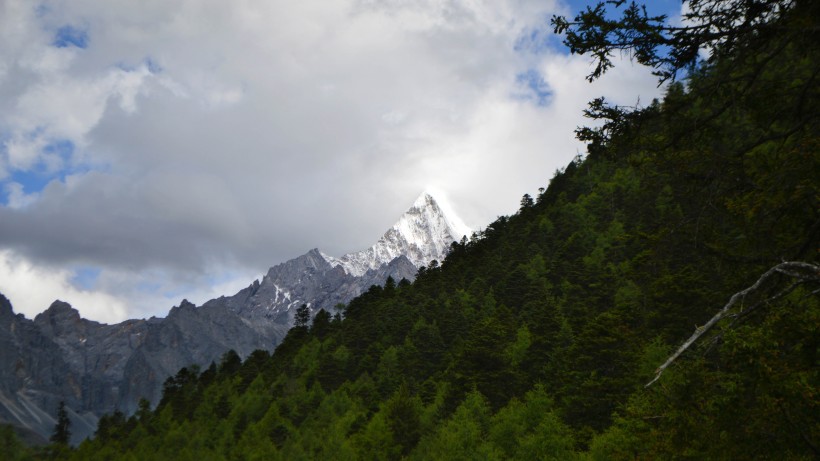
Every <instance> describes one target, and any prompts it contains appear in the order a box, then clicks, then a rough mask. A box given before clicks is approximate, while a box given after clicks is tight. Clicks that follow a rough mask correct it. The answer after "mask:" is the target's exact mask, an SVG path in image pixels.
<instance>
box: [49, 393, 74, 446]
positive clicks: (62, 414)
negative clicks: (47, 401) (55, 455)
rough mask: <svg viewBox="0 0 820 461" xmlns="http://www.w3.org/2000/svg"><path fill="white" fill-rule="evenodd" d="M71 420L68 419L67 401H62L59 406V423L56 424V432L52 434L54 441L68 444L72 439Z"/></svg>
mask: <svg viewBox="0 0 820 461" xmlns="http://www.w3.org/2000/svg"><path fill="white" fill-rule="evenodd" d="M70 426H71V420H69V419H68V412H67V411H66V409H65V402H64V401H62V400H61V401H60V405H59V406H58V407H57V424H55V425H54V433H53V434H52V435H51V439H50V440H51V441H52V442H53V443H57V444H61V445H68V441H69V439H71V429H70Z"/></svg>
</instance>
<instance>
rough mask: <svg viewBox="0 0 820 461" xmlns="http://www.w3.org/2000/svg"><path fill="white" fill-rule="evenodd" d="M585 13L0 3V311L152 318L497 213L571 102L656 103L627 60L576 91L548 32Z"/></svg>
mask: <svg viewBox="0 0 820 461" xmlns="http://www.w3.org/2000/svg"><path fill="white" fill-rule="evenodd" d="M588 3H590V2H583V1H572V2H566V1H560V0H508V1H498V0H300V1H298V2H284V1H253V0H236V1H230V2H225V1H222V0H140V1H136V0H55V1H41V2H37V1H33V0H0V293H3V294H4V295H5V296H7V297H8V298H9V299H10V300H11V302H12V304H13V305H14V309H15V312H18V313H23V314H24V315H26V316H27V317H28V318H32V317H33V316H35V315H36V314H37V313H39V312H42V311H43V310H45V309H46V308H48V306H49V305H50V304H51V303H52V302H53V301H54V300H56V299H60V300H63V301H67V302H69V303H71V304H72V305H73V306H74V307H75V308H77V309H78V310H79V311H80V313H81V314H82V315H83V316H84V317H86V318H90V319H93V320H97V321H101V322H106V323H112V322H118V321H122V320H125V319H127V318H145V317H150V316H158V317H163V316H165V314H166V313H167V312H168V310H169V309H170V307H171V306H173V305H177V304H179V302H180V301H181V300H182V299H183V298H187V299H189V300H190V301H192V302H194V303H196V304H201V303H202V302H204V301H206V300H208V299H211V298H214V297H218V296H220V295H231V294H234V293H235V292H236V291H238V290H239V289H240V288H242V287H245V286H247V285H249V284H250V283H251V282H252V281H253V280H254V279H255V278H259V277H261V275H262V274H264V273H265V272H266V271H267V269H268V268H269V267H270V266H273V265H275V264H278V263H280V262H283V261H286V260H288V259H290V258H293V257H296V256H299V255H301V254H304V253H305V252H307V251H308V250H310V249H312V248H315V247H318V248H320V249H321V250H322V251H323V252H325V253H327V254H330V255H334V256H341V255H343V254H345V253H349V252H353V251H358V250H361V249H364V248H367V247H368V246H370V245H371V244H373V243H375V241H376V240H377V239H378V238H379V237H380V236H381V234H382V233H383V232H384V231H386V230H387V229H388V228H389V227H390V226H391V225H392V224H393V223H394V222H395V221H396V220H397V219H398V217H399V216H400V215H401V214H402V212H404V211H405V210H406V209H407V208H408V207H409V206H410V205H411V204H412V203H413V201H414V200H415V199H416V197H417V196H418V195H419V194H421V193H422V192H423V191H433V192H434V195H435V196H436V198H438V199H439V200H441V201H445V202H447V203H448V204H449V206H450V208H452V209H454V210H455V211H456V212H457V213H458V215H459V216H460V217H461V218H462V220H463V221H464V222H465V223H466V224H467V225H468V226H470V227H471V228H473V229H481V228H482V227H484V226H486V225H487V224H488V223H490V222H492V221H493V220H495V219H496V218H497V217H498V216H501V215H508V214H511V213H514V212H515V211H516V209H517V208H518V204H519V201H520V198H521V196H522V195H523V194H525V193H529V194H531V195H534V194H536V193H537V191H538V188H540V187H546V186H547V185H548V183H549V180H550V178H551V177H552V176H553V174H554V172H555V171H556V170H557V169H559V168H562V167H563V166H565V165H566V164H567V163H568V162H569V161H571V160H572V159H573V158H574V157H575V156H576V155H578V154H583V153H584V152H585V147H584V145H583V144H581V143H579V142H578V141H577V140H575V138H574V134H573V130H574V129H575V128H576V127H577V126H579V125H582V124H585V123H587V122H586V121H585V120H584V119H583V117H582V115H581V111H582V109H583V108H584V107H585V106H586V103H587V102H588V101H589V100H591V99H593V98H595V97H598V96H606V97H607V99H609V100H612V101H614V102H616V103H619V104H629V105H635V104H646V103H648V102H649V101H651V100H652V98H654V97H658V96H659V95H660V94H661V93H662V88H658V87H657V82H656V80H655V78H654V77H653V76H652V75H651V74H650V71H649V70H648V69H646V68H643V67H641V66H639V65H637V64H634V65H633V64H632V63H631V62H630V61H629V59H628V56H619V57H617V58H618V59H616V67H615V68H614V69H613V70H611V71H610V72H609V73H607V74H606V75H605V76H604V78H602V79H600V80H598V81H596V82H594V83H592V84H590V83H588V82H587V81H586V80H585V78H584V77H585V76H586V75H587V74H588V73H589V72H590V71H591V70H592V64H591V61H590V59H589V58H587V57H584V56H572V55H569V54H568V51H567V50H566V49H565V48H564V47H563V45H561V43H560V38H558V37H555V36H554V35H553V34H552V31H551V29H550V27H549V18H550V17H551V16H552V15H553V14H563V15H570V16H572V15H573V14H574V12H576V11H577V10H578V9H579V8H580V7H581V6H582V5H585V4H588ZM651 3H652V7H653V8H655V9H656V10H655V11H658V12H662V13H667V14H669V15H671V16H675V15H677V14H679V12H680V2H679V1H673V0H663V1H655V2H651Z"/></svg>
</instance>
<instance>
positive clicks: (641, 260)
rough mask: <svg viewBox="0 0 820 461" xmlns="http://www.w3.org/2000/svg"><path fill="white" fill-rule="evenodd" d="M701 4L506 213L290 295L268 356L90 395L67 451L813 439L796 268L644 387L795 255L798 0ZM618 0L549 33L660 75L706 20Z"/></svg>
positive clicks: (816, 209)
mask: <svg viewBox="0 0 820 461" xmlns="http://www.w3.org/2000/svg"><path fill="white" fill-rule="evenodd" d="M615 3H618V4H622V3H624V2H615ZM735 4H737V5H735ZM708 5H721V6H724V7H725V6H727V5H729V6H732V5H735V6H737V8H735V10H734V11H728V10H726V9H723V10H721V11H718V12H716V13H715V14H716V16H714V17H710V18H708V20H709V21H711V22H709V24H711V25H710V26H709V27H713V26H714V27H718V26H717V25H719V24H724V21H725V20H726V18H730V19H731V18H734V19H732V21H730V22H732V23H733V24H734V23H735V22H737V23H738V24H740V25H741V26H740V27H739V29H738V30H737V31H731V30H729V29H727V31H728V33H727V34H723V35H720V36H719V37H717V38H716V39H715V40H717V41H714V42H713V43H712V45H713V46H714V48H713V49H714V50H716V52H715V54H714V59H712V60H710V61H709V62H707V63H702V65H700V66H698V67H697V68H693V69H692V70H691V73H690V74H689V75H688V77H687V79H686V85H685V86H684V85H682V84H679V83H678V84H673V85H671V86H669V87H668V89H667V94H666V97H665V98H664V99H663V100H662V101H656V102H653V103H652V104H651V105H650V106H648V107H646V108H643V109H640V110H630V109H628V108H617V109H616V110H609V108H608V106H606V105H605V104H604V103H603V101H600V102H599V103H593V105H592V107H591V108H590V111H591V112H590V115H593V116H596V117H602V118H603V119H605V120H606V121H607V123H605V124H604V125H603V127H601V128H599V129H596V130H598V131H595V130H593V131H588V132H585V133H586V134H584V133H581V134H582V135H587V136H589V137H588V138H587V139H589V140H590V141H591V142H592V144H591V145H590V146H589V155H588V156H587V157H586V158H580V157H578V158H576V159H575V160H573V161H572V162H571V163H569V164H568V165H567V167H566V168H565V169H563V170H562V171H559V172H556V174H555V176H554V177H553V179H552V180H551V181H550V184H549V187H548V188H546V189H545V190H543V191H541V192H540V193H539V194H538V196H536V197H534V198H532V197H529V196H525V197H524V198H523V199H522V201H521V207H520V210H519V212H518V213H517V214H515V215H513V216H509V217H507V216H504V217H499V218H498V219H497V220H496V221H495V222H493V223H490V224H489V225H487V227H486V228H485V229H484V230H483V231H481V232H477V233H476V234H475V235H474V236H473V238H472V239H470V240H462V241H461V242H457V243H454V244H453V245H452V247H451V248H452V251H451V253H450V255H449V256H448V257H447V259H446V260H444V261H443V262H442V263H441V264H438V263H436V264H432V263H431V264H430V266H429V267H426V268H422V269H420V270H419V273H418V277H417V279H416V281H415V282H414V283H413V284H410V283H408V282H406V281H401V282H399V283H398V284H396V283H394V281H388V283H386V284H385V286H384V288H382V287H378V286H374V287H372V288H370V289H369V290H368V291H367V292H366V293H364V294H363V295H362V296H360V297H358V298H356V299H354V300H353V301H351V302H350V303H349V305H348V306H341V308H340V309H338V311H339V312H337V314H338V315H336V316H334V317H333V318H331V317H330V315H329V314H328V313H326V312H324V311H320V312H318V313H317V314H316V316H315V318H314V320H313V324H312V325H311V326H310V327H308V324H309V322H310V311H309V310H307V308H306V306H304V307H303V308H301V309H300V311H299V312H298V313H297V317H298V318H297V320H298V322H297V327H295V328H293V329H292V330H291V331H290V332H289V333H288V335H287V337H286V338H285V339H284V341H283V342H282V344H280V345H279V347H278V348H277V349H276V351H275V352H274V353H273V354H272V355H271V354H268V353H266V352H262V351H259V352H257V353H254V354H252V355H251V356H250V357H248V358H247V359H245V360H244V362H243V361H241V360H239V357H237V356H236V355H235V354H233V355H230V354H229V355H226V357H225V358H223V360H222V361H221V363H220V364H219V366H216V365H213V366H212V367H210V368H208V369H207V370H205V371H204V372H202V373H199V371H198V370H195V369H190V368H189V369H183V370H180V372H179V373H178V374H177V375H176V376H174V377H173V378H170V379H169V380H168V381H167V382H166V384H165V388H164V391H165V392H164V395H163V399H162V401H161V402H160V404H159V406H158V407H157V409H156V410H154V411H153V412H149V411H143V410H141V411H140V414H139V416H138V417H136V418H130V419H127V420H126V419H125V418H124V417H123V415H121V414H119V415H118V414H114V415H112V416H108V417H104V418H103V419H101V420H100V428H99V430H98V436H97V438H96V439H95V440H93V441H88V442H85V443H84V444H83V445H82V446H81V447H79V449H78V450H77V451H76V452H74V454H73V456H74V458H75V459H108V458H110V457H113V456H119V457H123V458H128V457H131V458H134V459H145V458H152V459H163V458H171V459H182V458H191V459H194V458H209V457H210V458H213V459H401V458H403V457H404V458H407V459H561V460H564V459H573V458H575V457H589V458H591V459H602V460H604V459H605V460H609V459H636V458H638V459H681V458H686V459H814V458H816V455H817V450H818V446H820V442H818V440H820V420H818V416H817V415H820V403H818V400H819V399H818V397H817V389H818V385H819V384H820V369H819V368H818V367H817V365H816V363H817V347H818V334H817V325H820V302H819V301H818V291H817V290H818V286H817V284H816V283H813V282H812V283H809V282H806V283H803V284H801V285H799V286H796V287H793V288H792V291H790V292H789V293H788V295H787V296H783V297H780V298H777V299H771V300H770V301H767V302H761V303H758V302H757V301H762V300H766V299H769V298H771V297H772V296H773V295H775V294H776V293H778V292H779V291H781V290H782V289H784V288H785V287H787V286H788V285H789V283H791V281H792V280H791V279H790V278H789V277H787V276H786V275H782V276H778V278H775V279H773V281H772V283H771V284H769V285H767V286H766V287H764V289H762V290H761V292H760V293H758V294H757V295H756V298H755V300H753V299H751V297H750V298H748V299H747V301H748V302H747V303H746V304H744V308H745V309H746V310H743V311H739V312H738V314H737V315H735V316H733V317H728V318H726V319H725V320H724V321H721V322H720V323H719V324H718V325H717V326H716V327H715V328H714V329H713V330H712V331H710V332H709V334H708V335H706V336H704V338H702V340H701V341H700V342H699V343H698V344H697V345H696V346H695V347H693V348H691V349H690V350H689V351H688V352H687V353H686V354H684V355H683V356H682V357H681V358H680V359H679V360H678V361H677V362H676V363H675V364H674V365H673V366H672V367H670V368H669V369H667V370H666V372H665V373H664V375H663V376H662V377H661V379H660V380H659V381H658V382H656V383H655V384H653V385H652V386H651V387H649V388H645V387H644V384H646V383H647V382H649V381H650V380H651V379H652V377H653V371H654V369H655V368H656V367H657V366H658V365H660V364H661V363H662V362H663V361H664V359H665V358H666V357H667V356H668V355H669V353H670V352H671V351H672V350H674V348H675V347H676V346H677V345H678V344H680V343H681V342H682V341H683V340H684V339H685V338H687V337H688V336H689V335H690V334H691V333H692V331H693V329H694V328H695V327H696V326H697V325H703V322H705V321H706V320H708V319H709V318H710V317H712V315H713V314H714V313H715V312H716V311H717V310H718V309H720V308H721V307H722V306H723V305H724V304H725V303H726V302H727V300H728V299H729V297H730V296H731V295H732V294H734V293H736V292H738V291H739V290H741V289H743V288H745V287H747V286H749V285H750V284H751V283H753V282H754V281H755V280H757V279H758V277H760V275H761V274H762V273H763V272H764V271H766V270H767V269H769V268H770V267H772V266H773V265H775V264H777V263H778V262H780V261H781V260H783V259H793V260H803V261H808V262H811V263H814V264H816V263H817V261H818V254H817V248H819V247H820V224H818V223H820V126H818V125H820V112H818V108H820V94H819V93H820V85H817V80H818V76H820V59H818V58H820V40H816V38H817V37H816V34H817V32H816V30H817V18H818V15H817V14H815V13H816V12H817V11H816V9H817V6H816V5H817V3H816V2H814V3H812V2H807V1H795V2H774V1H772V2H766V1H762V0H761V1H748V2H720V3H719V2H714V1H700V2H692V7H693V11H695V14H699V15H704V14H706V12H707V10H706V9H704V8H705V7H706V6H708ZM778 5H782V6H783V11H784V13H780V12H777V14H769V13H767V12H770V11H775V10H777V8H780V6H778ZM629 8H631V9H628V10H627V14H628V17H627V18H626V19H625V20H624V21H626V22H622V23H612V22H607V21H608V20H606V19H605V18H606V17H609V16H606V15H603V12H602V11H601V10H599V9H593V11H592V12H591V13H589V14H588V15H587V16H585V17H584V18H586V19H584V18H582V21H584V24H583V26H582V27H583V28H581V29H574V30H575V32H574V33H575V38H573V40H576V39H577V40H581V39H584V40H587V39H589V40H593V41H594V40H599V39H601V40H610V38H606V37H608V36H606V35H604V36H599V35H596V34H598V33H599V32H601V31H603V30H604V29H606V28H610V27H616V28H620V31H618V32H617V33H618V34H621V35H617V34H616V35H614V36H615V37H620V38H617V40H622V41H621V42H617V41H613V42H612V43H610V45H607V46H610V48H609V49H610V50H612V49H622V48H630V47H640V48H639V49H638V50H637V52H638V53H640V55H639V56H640V59H641V60H643V61H645V62H646V63H648V64H650V65H653V66H656V68H657V69H658V70H659V72H661V74H660V76H661V77H662V78H664V77H669V76H670V75H672V74H670V72H672V73H674V72H676V71H677V70H680V69H681V68H683V67H685V66H686V65H688V64H689V63H691V60H690V57H689V55H687V53H689V51H687V50H690V48H687V47H688V46H690V44H691V43H694V42H695V41H697V40H705V39H707V38H708V37H709V36H708V35H703V34H701V32H699V31H697V30H695V31H690V32H691V33H692V34H694V35H691V36H685V35H675V34H678V31H676V30H673V29H663V28H661V29H657V27H656V26H657V25H658V24H660V23H658V22H656V21H654V20H652V19H651V18H646V17H643V16H642V15H643V13H642V12H641V10H639V9H634V8H632V7H629ZM773 8H774V9H773ZM778 11H779V10H778ZM727 15H728V16H727ZM737 15H739V16H737ZM761 15H762V16H761ZM735 20H737V21H735ZM596 21H597V22H596ZM601 21H603V22H601ZM744 24H745V25H746V26H743V25H744ZM747 26H748V27H747ZM566 27H569V28H572V27H576V26H574V25H572V24H568V25H566ZM578 27H581V26H578ZM664 27H665V26H664ZM687 27H688V26H687ZM721 27H723V26H721ZM602 28H603V29H602ZM567 30H570V29H567ZM683 30H684V29H681V31H683ZM704 30H706V29H704ZM773 30H782V31H783V33H782V34H772V33H770V32H771V31H773ZM583 31H587V32H590V34H588V35H586V36H584V35H583V34H582V33H581V32H583ZM681 33H683V32H681ZM630 34H632V35H630ZM635 34H637V35H635ZM670 34H671V35H670ZM698 34H701V35H698ZM570 37H573V36H572V35H571V34H570ZM601 37H603V38H601ZM630 37H632V38H630ZM633 39H634V40H633ZM624 40H633V41H632V42H629V41H624ZM724 42H725V43H724ZM656 43H661V44H662V45H664V46H667V47H672V50H671V51H670V53H671V54H669V55H661V54H658V53H660V50H661V48H658V47H656V46H655V45H654V44H656ZM576 45H577V47H578V50H579V51H589V50H598V51H604V52H606V50H607V48H586V49H582V44H581V43H577V44H576ZM584 46H587V45H584ZM589 46H592V45H589ZM676 46H680V48H679V49H678V48H675V47H676ZM613 47H614V48H613ZM676 53H677V54H676ZM602 66H603V67H602V68H601V70H602V71H603V70H605V68H606V64H605V63H604V64H602ZM664 72H666V73H665V74H664ZM753 305H754V306H756V307H754V308H752V306H753ZM342 311H344V318H342V315H341V314H342Z"/></svg>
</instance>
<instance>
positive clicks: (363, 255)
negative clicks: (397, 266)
mask: <svg viewBox="0 0 820 461" xmlns="http://www.w3.org/2000/svg"><path fill="white" fill-rule="evenodd" d="M469 235H470V228H468V227H467V226H466V225H464V223H463V222H462V221H461V219H459V218H458V216H456V215H455V214H453V213H452V212H449V213H445V212H444V210H443V209H442V207H441V206H440V205H439V203H438V202H437V201H436V199H435V198H433V196H432V194H430V193H429V192H424V193H422V194H421V195H420V196H419V198H417V199H416V201H415V202H414V203H413V205H412V206H411V207H410V209H408V210H407V211H406V212H405V213H404V214H403V215H402V216H401V217H400V218H399V220H398V221H397V222H396V223H395V224H394V225H393V227H391V228H390V229H389V230H388V231H387V232H385V233H384V235H383V236H382V237H381V238H380V239H379V241H378V242H376V244H375V245H373V246H372V247H370V248H368V249H366V250H363V251H359V252H356V253H349V254H346V255H344V256H342V257H341V258H338V259H336V258H332V257H329V256H326V255H323V256H325V258H326V259H327V260H328V262H330V263H331V264H332V265H334V266H336V265H339V266H342V268H343V269H344V270H345V272H347V273H348V274H351V275H356V276H361V275H363V274H364V273H366V272H367V271H368V270H370V269H377V268H379V267H380V266H381V265H382V264H387V263H389V262H390V261H392V260H393V259H395V258H397V257H399V256H401V255H404V256H406V257H407V258H408V259H409V260H410V262H412V263H413V265H415V266H416V267H421V266H426V265H428V264H430V262H431V261H432V260H434V259H435V260H438V261H441V260H442V259H444V257H445V256H446V255H447V251H448V250H449V249H450V244H451V243H453V242H454V241H458V240H461V238H462V237H464V236H469Z"/></svg>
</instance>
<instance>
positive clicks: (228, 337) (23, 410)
mask: <svg viewBox="0 0 820 461" xmlns="http://www.w3.org/2000/svg"><path fill="white" fill-rule="evenodd" d="M468 233H469V230H468V229H467V228H466V226H464V225H463V224H462V223H461V221H459V220H458V218H456V217H454V216H446V215H445V214H444V212H443V211H442V210H441V208H440V207H439V205H438V204H437V203H436V201H435V199H433V197H432V196H430V195H429V194H426V193H425V194H422V196H421V197H419V199H418V200H416V202H415V203H414V204H413V206H412V207H411V208H410V209H409V210H408V211H407V212H406V213H405V214H404V215H402V217H401V218H400V219H399V221H398V222H397V223H396V224H395V225H394V226H393V227H392V228H390V229H389V230H388V231H387V232H386V233H385V234H384V236H382V238H381V239H379V241H378V242H377V243H376V244H375V245H373V246H372V247H370V248H368V249H367V250H364V251H360V252H357V253H351V254H348V255H345V256H342V257H341V258H338V259H337V258H333V257H331V256H328V255H325V254H323V253H322V252H320V251H319V250H318V249H313V250H310V251H309V252H307V253H306V254H304V255H302V256H299V257H297V258H294V259H291V260H290V261H287V262H284V263H281V264H278V265H276V266H274V267H271V268H270V270H268V273H267V274H266V275H265V276H264V277H263V278H262V281H261V282H260V281H259V280H255V281H254V282H253V283H251V284H250V285H249V286H248V287H247V288H245V289H243V290H240V291H239V292H238V293H236V294H234V295H233V296H222V297H220V298H217V299H213V300H210V301H208V302H206V303H204V304H203V305H202V306H199V307H197V306H194V305H193V304H191V303H189V302H188V301H185V300H183V301H182V303H180V305H179V306H175V307H173V308H172V309H171V311H170V312H169V313H168V316H167V317H165V318H162V319H160V318H154V317H152V318H150V319H147V320H143V319H139V320H127V321H125V322H122V323H119V324H116V325H105V324H101V323H98V322H94V321H91V320H87V319H83V318H81V317H80V314H79V312H78V311H77V310H75V309H74V308H72V307H71V306H70V305H68V304H67V303H64V302H62V301H55V302H54V303H53V304H52V305H51V307H49V308H48V309H47V310H46V311H44V312H43V313H41V314H39V315H37V316H36V317H35V318H34V320H30V319H26V318H25V317H24V316H23V315H22V314H17V315H15V314H14V312H13V310H12V306H11V303H10V302H9V301H8V300H7V299H6V298H5V297H4V296H2V295H0V423H10V424H13V425H15V426H18V427H20V428H23V429H24V430H26V431H29V432H30V433H31V436H32V437H33V438H36V437H40V438H41V439H42V440H43V441H45V440H47V439H48V437H49V435H50V434H51V432H52V430H53V428H54V424H55V422H56V421H55V415H56V409H57V406H58V404H59V402H60V401H65V403H66V408H67V410H68V413H69V417H70V419H71V421H72V426H71V430H72V442H75V443H76V442H79V441H81V440H82V439H84V438H85V437H88V436H89V435H92V434H93V432H94V431H95V430H96V426H97V420H98V418H99V416H100V415H102V414H105V413H111V412H113V411H115V410H120V411H122V412H124V413H126V414H130V413H133V412H134V411H135V410H136V408H137V405H138V403H139V400H140V399H141V398H146V399H148V400H149V401H151V402H152V403H156V402H158V401H159V398H160V397H161V390H162V384H163V382H164V381H165V380H166V379H167V378H168V377H169V376H172V375H174V374H176V373H177V371H179V369H180V368H182V367H185V366H190V365H193V364H195V365H199V366H208V364H210V363H211V362H212V361H219V359H220V357H221V356H222V355H223V354H224V353H225V352H227V351H228V350H231V349H233V350H235V351H236V352H237V353H238V354H239V355H240V356H242V357H245V356H247V355H249V354H250V353H251V352H253V351H254V350H256V349H266V350H272V349H273V348H274V347H276V345H277V344H278V343H279V342H280V341H281V340H282V338H284V336H285V335H286V334H287V331H288V330H289V329H290V327H291V326H292V325H293V316H294V313H295V310H296V308H298V307H299V306H301V305H302V304H307V305H308V306H310V308H311V311H312V312H313V313H315V312H318V311H319V309H325V310H327V311H330V312H332V309H333V308H334V307H335V306H336V305H337V304H339V303H347V302H349V301H350V300H351V299H353V298H355V297H356V296H358V295H359V294H361V293H363V292H364V291H366V290H367V289H368V288H369V287H370V286H371V285H381V284H383V283H384V282H385V280H387V278H388V277H393V279H394V280H396V281H399V280H401V279H402V278H406V279H408V280H413V278H414V277H415V274H416V272H417V270H418V267H420V266H421V265H426V264H429V263H430V261H432V260H441V259H443V258H444V256H446V253H447V251H448V250H449V247H450V244H451V243H452V242H453V241H456V240H459V239H461V238H462V237H463V236H465V235H467V234H468Z"/></svg>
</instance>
